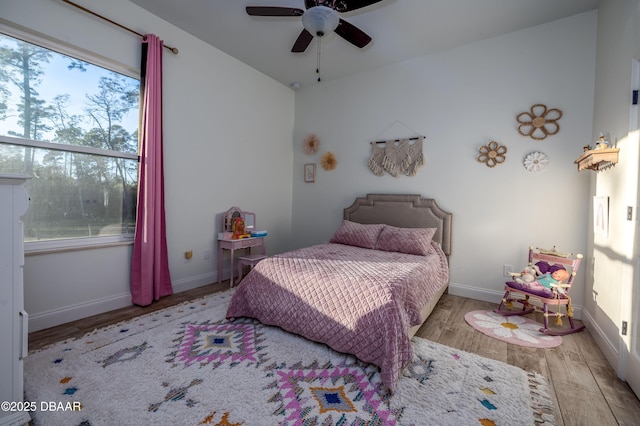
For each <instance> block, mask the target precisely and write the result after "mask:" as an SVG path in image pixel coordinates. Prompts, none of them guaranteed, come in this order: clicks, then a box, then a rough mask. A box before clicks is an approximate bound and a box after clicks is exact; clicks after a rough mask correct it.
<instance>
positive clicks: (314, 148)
mask: <svg viewBox="0 0 640 426" xmlns="http://www.w3.org/2000/svg"><path fill="white" fill-rule="evenodd" d="M302 147H303V148H304V153H305V154H307V155H312V154H315V153H316V152H318V149H319V148H320V139H318V136H316V134H315V133H311V134H310V135H308V136H307V137H306V138H304V141H302Z"/></svg>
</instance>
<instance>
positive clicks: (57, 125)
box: [0, 33, 140, 248]
mask: <svg viewBox="0 0 640 426" xmlns="http://www.w3.org/2000/svg"><path fill="white" fill-rule="evenodd" d="M42 44H44V43H42ZM47 46H48V47H51V46H50V42H49V43H47ZM60 50H63V49H60ZM67 50H68V49H67ZM84 59H86V58H84ZM102 62H104V61H102ZM139 91H140V82H139V80H138V79H136V78H132V77H129V76H127V75H125V74H124V73H118V72H115V71H112V70H109V69H106V68H103V67H100V66H97V65H94V64H92V63H90V62H89V61H85V60H83V59H79V58H76V57H72V56H68V55H66V54H62V53H58V52H56V51H54V50H51V49H49V48H45V47H42V46H39V45H36V44H32V43H30V42H27V41H24V40H21V39H18V38H15V37H12V36H9V35H7V34H3V33H0V173H17V174H23V175H28V176H30V177H31V179H29V180H28V183H27V190H28V191H29V196H30V198H31V201H30V204H29V209H28V211H27V213H26V215H25V216H24V218H23V220H24V235H25V242H26V243H27V247H28V248H29V246H30V244H29V243H31V242H46V243H45V244H44V246H47V247H48V246H52V245H53V246H54V247H59V246H62V247H64V246H69V245H76V244H81V245H84V244H94V243H99V242H105V241H113V240H121V239H123V238H125V239H126V238H129V239H130V238H132V236H133V232H134V226H135V216H136V192H137V181H138V162H137V150H138V142H137V140H138V101H139ZM78 238H82V239H83V240H82V241H81V242H78V240H74V239H78ZM35 246H36V247H37V246H38V245H37V244H35ZM32 248H33V247H32Z"/></svg>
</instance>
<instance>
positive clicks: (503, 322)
mask: <svg viewBox="0 0 640 426" xmlns="http://www.w3.org/2000/svg"><path fill="white" fill-rule="evenodd" d="M464 319H465V321H467V323H468V324H469V325H470V326H471V327H473V328H474V329H476V330H478V331H479V332H481V333H484V334H486V335H487V336H490V337H493V338H495V339H498V340H502V341H503V342H507V343H513V344H515V345H520V346H528V347H531V348H554V347H556V346H560V345H561V344H562V337H560V336H549V335H547V334H544V333H541V332H540V331H538V330H540V328H541V327H542V324H540V323H539V322H535V321H533V320H530V319H528V318H525V317H523V316H518V315H512V316H503V315H500V314H496V313H495V312H493V311H471V312H468V313H467V314H466V315H465V316H464Z"/></svg>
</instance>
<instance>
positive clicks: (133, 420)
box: [24, 289, 555, 426]
mask: <svg viewBox="0 0 640 426" xmlns="http://www.w3.org/2000/svg"><path fill="white" fill-rule="evenodd" d="M234 291H235V289H232V290H227V291H224V292H221V293H217V294H213V295H210V296H206V297H204V298H201V299H198V300H195V301H192V302H187V303H184V304H181V305H178V306H174V307H170V308H167V309H164V310H161V311H157V312H154V313H150V314H147V315H144V316H141V317H138V318H135V319H133V320H131V321H127V322H123V323H120V324H117V325H114V326H110V327H107V328H105V329H100V330H95V331H94V332H92V333H90V334H88V335H86V336H84V337H82V338H80V339H75V340H66V341H62V342H59V343H56V344H54V345H52V346H50V347H48V348H45V349H42V350H40V351H36V352H33V353H30V354H29V356H27V357H26V359H25V364H24V369H25V397H26V401H30V402H33V403H35V404H34V407H35V410H34V411H32V412H31V413H30V414H31V417H32V419H33V424H34V425H35V426H39V425H64V426H70V425H82V426H100V425H109V426H113V425H115V426H119V425H219V426H235V425H247V426H251V425H258V426H260V425H269V426H270V425H291V426H293V425H318V426H320V425H344V426H347V425H365V424H366V425H378V426H384V425H476V426H477V425H533V424H545V425H550V424H554V422H555V419H554V418H553V415H552V414H551V413H552V410H553V403H552V401H551V399H550V397H549V393H548V390H547V384H546V382H545V380H544V378H543V377H542V376H540V375H538V374H537V373H527V372H525V371H524V370H522V369H519V368H517V367H514V366H510V365H508V364H505V363H502V362H498V361H494V360H491V359H487V358H483V357H480V356H478V355H475V354H471V353H467V352H463V351H460V350H457V349H453V348H450V347H447V346H444V345H440V344H437V343H434V342H431V341H428V340H425V339H421V338H414V339H413V341H412V347H413V352H414V357H413V360H412V361H411V363H410V364H409V365H408V366H407V367H406V368H405V370H404V372H403V374H402V376H401V378H400V379H399V381H398V383H397V385H396V391H395V393H393V394H391V393H390V392H389V390H388V389H387V388H386V387H385V386H384V385H382V383H381V380H380V374H379V371H378V368H376V367H374V366H372V365H370V364H366V363H363V362H361V361H359V360H357V359H356V358H355V357H353V356H350V355H346V354H342V353H338V352H335V351H333V350H331V349H330V348H328V347H327V346H325V345H322V344H318V343H314V342H311V341H308V340H306V339H304V338H302V337H299V336H296V335H293V334H290V333H287V332H285V331H283V330H281V329H279V328H277V327H268V326H264V325H262V324H260V323H259V322H257V321H255V320H250V319H246V318H238V319H236V320H234V321H227V320H225V313H226V310H227V306H228V304H229V300H230V298H231V297H232V295H233V292H234Z"/></svg>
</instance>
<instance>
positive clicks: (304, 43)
mask: <svg viewBox="0 0 640 426" xmlns="http://www.w3.org/2000/svg"><path fill="white" fill-rule="evenodd" d="M311 40H313V34H311V33H310V32H309V31H307V30H304V29H303V30H302V32H301V33H300V35H299V36H298V39H297V40H296V42H295V43H293V47H292V48H291V51H292V52H294V53H302V52H304V51H305V50H307V47H309V44H311Z"/></svg>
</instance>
